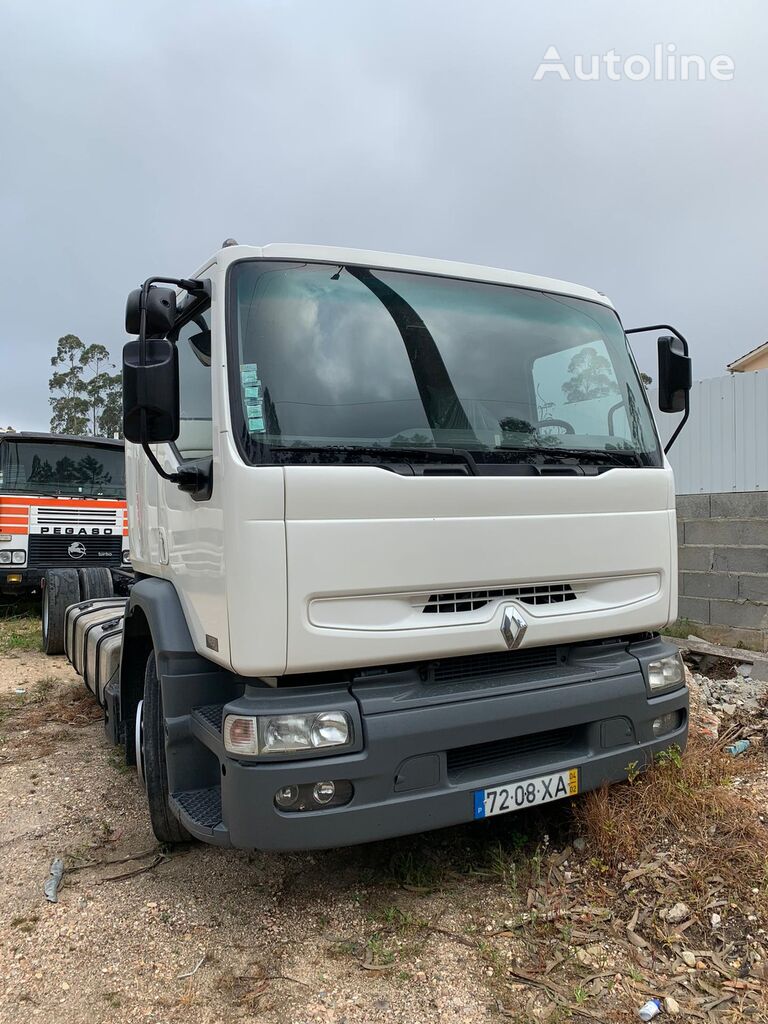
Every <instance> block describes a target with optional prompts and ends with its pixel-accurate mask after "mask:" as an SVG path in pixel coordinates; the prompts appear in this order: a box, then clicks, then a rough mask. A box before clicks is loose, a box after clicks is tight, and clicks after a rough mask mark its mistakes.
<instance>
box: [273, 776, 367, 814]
mask: <svg viewBox="0 0 768 1024" xmlns="http://www.w3.org/2000/svg"><path fill="white" fill-rule="evenodd" d="M353 793H354V787H353V786H352V783H351V782H350V781H349V779H337V780H336V781H335V782H330V781H328V782H302V783H301V784H300V785H298V786H284V787H283V788H282V789H278V791H277V792H276V793H275V806H276V807H277V808H278V809H279V810H281V811H286V812H288V813H291V814H294V813H297V812H301V811H327V810H330V809H331V808H332V807H343V806H344V804H348V803H349V801H350V800H351V799H352V795H353Z"/></svg>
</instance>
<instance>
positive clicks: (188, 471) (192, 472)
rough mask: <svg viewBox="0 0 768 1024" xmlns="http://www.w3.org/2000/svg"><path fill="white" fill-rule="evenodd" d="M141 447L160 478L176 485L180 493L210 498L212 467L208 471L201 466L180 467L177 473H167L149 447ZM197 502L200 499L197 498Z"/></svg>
mask: <svg viewBox="0 0 768 1024" xmlns="http://www.w3.org/2000/svg"><path fill="white" fill-rule="evenodd" d="M141 447H142V448H143V449H144V454H145V455H146V456H147V458H148V459H149V461H150V462H151V463H152V465H153V466H154V468H155V470H156V472H157V474H158V476H161V477H162V478H163V480H168V481H170V483H172V484H176V486H177V487H178V488H179V490H180V491H185V492H186V493H187V494H191V495H192V496H193V497H195V495H199V494H206V495H207V497H210V493H207V492H209V491H210V487H211V469H212V467H209V468H208V470H207V471H206V469H205V468H201V467H200V466H199V465H190V466H179V468H178V470H177V471H176V472H175V473H167V472H166V471H165V470H164V469H163V467H162V466H161V465H160V463H159V462H158V461H157V459H156V458H155V455H154V452H153V451H152V449H151V448H150V447H149V445H148V444H143V445H142V446H141ZM196 500H200V499H199V498H197V499H196Z"/></svg>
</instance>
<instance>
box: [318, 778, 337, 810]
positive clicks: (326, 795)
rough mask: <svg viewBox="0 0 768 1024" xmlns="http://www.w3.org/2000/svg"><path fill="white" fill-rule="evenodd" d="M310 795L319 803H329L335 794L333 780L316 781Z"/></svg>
mask: <svg viewBox="0 0 768 1024" xmlns="http://www.w3.org/2000/svg"><path fill="white" fill-rule="evenodd" d="M312 796H313V797H314V799H315V800H316V801H317V802H318V803H319V804H323V805H324V804H329V803H330V802H331V800H333V798H334V797H335V796H336V783H335V782H316V783H315V788H314V789H313V790H312Z"/></svg>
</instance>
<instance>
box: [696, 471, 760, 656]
mask: <svg viewBox="0 0 768 1024" xmlns="http://www.w3.org/2000/svg"><path fill="white" fill-rule="evenodd" d="M677 529H678V540H679V552H678V554H679V569H680V601H679V615H680V618H681V619H690V620H691V622H695V623H698V624H701V626H703V627H705V628H704V629H701V630H699V632H701V633H702V635H705V636H707V637H708V638H710V639H714V640H719V641H720V642H722V643H729V644H731V645H735V644H737V643H742V644H744V645H746V646H749V647H752V648H754V649H756V650H759V651H768V491H742V492H733V493H727V494H679V495H678V496H677Z"/></svg>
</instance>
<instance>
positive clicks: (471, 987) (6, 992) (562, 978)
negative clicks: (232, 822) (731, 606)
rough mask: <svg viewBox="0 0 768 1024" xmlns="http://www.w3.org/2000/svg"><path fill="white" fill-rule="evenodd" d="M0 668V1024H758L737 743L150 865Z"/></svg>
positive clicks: (60, 694)
mask: <svg viewBox="0 0 768 1024" xmlns="http://www.w3.org/2000/svg"><path fill="white" fill-rule="evenodd" d="M6 659H7V656H6ZM12 660H13V661H14V663H15V664H14V671H16V672H17V673H18V672H19V671H24V672H28V673H29V676H28V678H30V679H31V680H32V685H31V687H30V690H29V692H28V693H26V694H24V695H15V694H13V693H11V694H6V696H5V697H4V698H3V702H2V704H0V707H2V710H3V718H2V722H0V733H1V734H2V736H1V737H0V800H2V804H3V814H2V815H1V816H0V819H1V822H0V979H1V980H0V1021H2V1022H3V1024H5V1022H9V1024H10V1022H14V1024H16V1022H18V1021H21V1020H30V1019H40V1020H42V1021H45V1022H51V1024H58V1022H62V1024H65V1022H66V1024H81V1022H83V1024H84V1022H86V1021H87V1022H89V1024H100V1022H102V1021H103V1022H107V1021H109V1022H114V1024H121V1022H129V1021H130V1022H135V1021H137V1020H138V1021H149V1022H166V1021H184V1022H185V1024H198V1022H199V1024H216V1022H221V1024H227V1022H230V1021H232V1022H235V1021H238V1022H239V1021H249V1022H259V1024H305V1022H324V1024H325V1022H327V1024H343V1022H346V1024H375V1022H379V1021H382V1022H383V1021H407V1022H408V1024H421V1022H425V1024H426V1022H435V1021H438V1022H441V1024H448V1022H450V1024H452V1022H459V1021H461V1022H469V1024H473V1022H481V1021H482V1022H500V1021H518V1022H520V1024H522V1022H531V1021H548V1022H553V1024H560V1022H564V1021H569V1020H591V1021H605V1022H607V1024H614V1022H623V1021H626V1022H629V1021H632V1020H637V1017H636V1010H637V1007H639V1006H640V1005H641V1004H642V1003H643V1002H644V1001H645V1000H646V999H647V998H649V997H650V996H658V997H660V998H664V997H667V998H670V999H672V1000H674V1001H675V1003H676V1004H679V1006H680V1007H681V1008H682V1013H681V1015H680V1019H681V1020H691V1021H694V1020H695V1021H698V1020H704V1021H709V1020H716V1021H736V1020H743V1019H747V1020H749V1019H752V1020H756V1021H758V1020H768V1005H766V1002H765V999H764V993H763V988H764V974H763V972H764V970H765V966H764V965H765V959H766V949H765V941H766V931H765V929H766V922H765V917H764V909H763V908H764V900H765V894H766V875H765V857H766V853H767V852H768V846H766V829H765V826H764V824H763V823H762V821H761V814H762V808H761V807H760V806H758V805H757V804H756V803H755V795H754V794H755V793H763V800H764V789H762V790H761V789H760V787H761V786H762V787H764V786H765V783H766V778H767V777H768V762H766V758H765V753H764V748H763V746H762V742H758V741H757V738H756V739H755V742H754V743H753V744H752V747H751V748H750V750H749V752H748V754H747V755H746V756H745V757H742V758H739V759H738V760H736V759H728V760H725V757H726V755H723V754H722V751H721V747H720V745H719V741H718V740H716V739H714V738H712V737H708V736H707V735H700V736H698V737H697V739H696V740H695V745H694V747H693V748H692V757H691V764H690V766H689V765H688V763H687V760H686V757H685V756H684V758H683V761H682V762H681V763H679V764H678V763H676V761H675V759H674V757H672V758H670V759H668V760H667V761H666V762H664V763H662V764H660V765H659V766H658V768H657V769H656V771H655V772H654V773H652V774H651V775H649V776H645V777H642V778H638V779H637V780H636V781H635V782H634V783H633V784H631V785H627V786H620V787H614V788H613V789H611V790H610V791H608V792H607V793H605V794H598V795H597V796H595V797H591V798H586V799H579V800H577V801H574V802H573V803H561V804H555V805H551V806H549V807H546V808H544V809H542V810H541V811H540V812H528V813H521V814H516V815H509V816H506V817H501V818H498V819H492V820H490V821H487V822H483V823H479V824H477V825H467V826H463V827H461V828H455V829H449V830H445V831H441V832H436V833H429V834H425V835H422V836H415V837H411V838H408V839H404V840H398V841H392V842H385V843H376V844H372V845H370V846H366V847H359V848H355V849H347V850H335V851H328V852H323V853H305V854H280V855H271V854H259V853H253V854H248V853H242V852H234V851H222V850H217V849H213V848H210V847H205V846H202V845H190V846H189V847H185V848H181V849H179V850H174V851H173V852H169V851H165V850H162V849H160V848H159V847H158V846H157V844H156V843H155V841H154V838H153V836H152V834H151V831H150V829H149V825H148V822H147V817H146V813H145V806H144V798H143V794H142V793H141V791H140V789H139V786H138V783H137V780H136V776H135V773H134V772H133V771H132V770H129V769H127V768H126V767H125V766H124V764H123V763H122V759H121V752H120V751H118V750H116V749H115V748H112V747H110V746H109V745H108V743H107V741H106V738H105V737H104V734H103V730H102V727H101V724H100V723H99V722H98V721H96V720H93V719H95V718H96V717H97V716H98V709H97V708H96V706H95V704H94V703H93V702H92V701H91V699H90V697H89V696H88V695H87V694H85V692H84V691H83V690H82V689H81V684H80V683H73V681H72V678H71V676H69V675H68V674H67V673H66V672H65V671H64V669H63V666H62V664H61V662H60V661H59V659H54V660H53V661H46V662H45V664H46V665H48V666H51V665H54V666H55V668H54V669H52V668H50V667H49V668H48V669H47V671H46V672H45V675H43V676H42V678H44V679H47V680H48V681H47V682H43V683H42V684H40V683H39V682H36V681H35V680H34V679H33V677H34V676H35V675H36V674H37V673H38V672H39V671H40V669H39V662H38V657H37V656H36V655H35V654H34V653H29V652H21V653H20V654H18V656H17V657H16V658H14V659H12ZM2 664H3V661H2V660H0V665H2ZM51 677H53V679H54V681H50V680H51ZM25 678H27V677H26V676H25ZM753 735H756V734H753ZM707 744H709V746H708V745H707ZM710 756H711V762H712V766H713V767H712V770H711V771H705V768H704V763H705V762H706V760H707V759H708V758H710ZM735 772H737V773H738V774H734V773H735ZM686 796H690V798H691V799H690V807H691V808H692V810H691V811H690V812H685V813H684V809H685V807H686V806H688V801H687V799H686ZM673 798H674V799H673ZM654 800H657V801H663V802H664V804H665V806H667V807H669V806H673V807H674V808H675V811H674V814H672V813H671V812H670V813H666V812H664V813H659V814H657V815H654V814H653V805H654ZM763 806H764V805H763ZM712 829H714V831H710V830H712ZM718 829H721V830H722V831H721V832H718ZM611 830H615V832H614V835H613V837H612V834H611ZM743 830H746V831H743ZM744 835H748V836H749V843H750V844H751V846H752V848H753V855H752V856H750V857H747V858H746V859H744V860H741V861H739V867H738V871H736V872H734V871H733V870H732V868H733V864H732V863H729V858H728V855H727V851H728V850H729V849H730V848H732V847H733V845H734V844H735V843H736V842H740V841H741V840H740V837H743V836H744ZM622 837H623V838H622ZM638 837H640V840H642V841H638ZM708 837H709V839H710V840H711V842H709V841H708ZM622 843H623V844H624V845H621V844H622ZM57 856H61V857H63V858H64V862H65V873H64V878H63V884H62V888H61V890H60V893H59V901H58V902H57V903H55V904H54V903H48V902H47V901H46V900H45V899H44V897H43V893H42V888H43V883H44V881H45V879H46V877H47V875H48V870H49V867H50V864H51V861H52V860H53V859H54V857H57ZM681 904H682V909H681V906H680V905H681ZM713 915H716V917H713ZM675 1003H673V1004H670V1006H672V1008H673V1009H674V1005H675Z"/></svg>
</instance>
